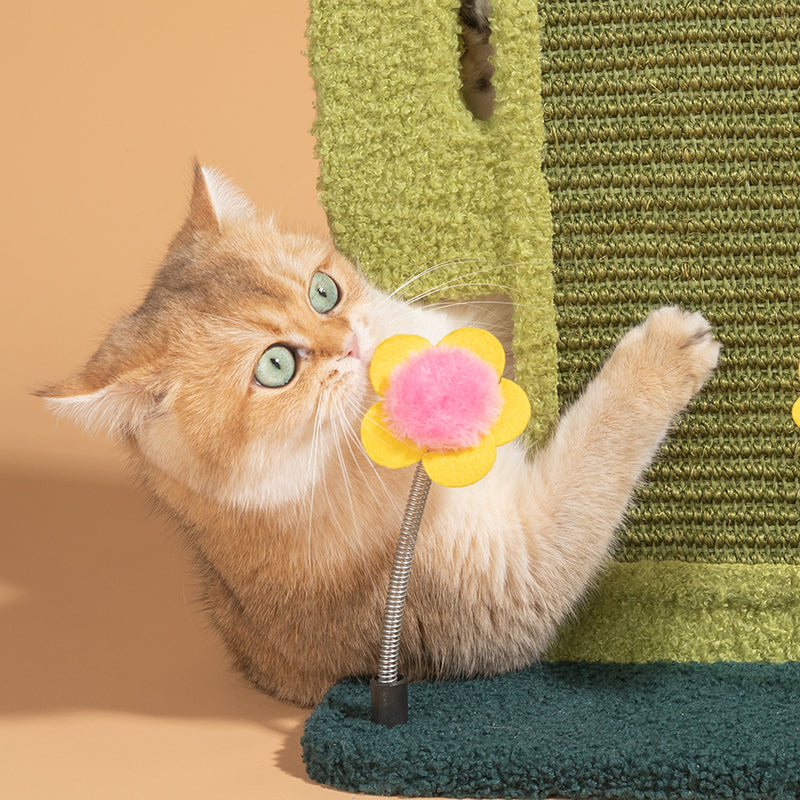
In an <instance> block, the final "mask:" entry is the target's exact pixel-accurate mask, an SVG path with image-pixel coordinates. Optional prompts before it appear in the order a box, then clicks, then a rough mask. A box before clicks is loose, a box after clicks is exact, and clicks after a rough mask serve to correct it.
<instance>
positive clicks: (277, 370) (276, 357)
mask: <svg viewBox="0 0 800 800" xmlns="http://www.w3.org/2000/svg"><path fill="white" fill-rule="evenodd" d="M296 370H297V361H296V360H295V356H294V353H293V352H292V351H291V350H290V349H289V348H288V347H285V346H284V345H282V344H274V345H272V347H270V348H268V349H267V350H265V351H264V354H263V355H262V356H261V358H260V359H259V360H258V364H256V371H255V373H254V377H255V379H256V381H257V382H258V383H260V384H261V385H262V386H266V387H267V388H269V389H278V388H279V387H281V386H286V384H287V383H289V381H290V380H291V379H292V378H293V377H294V373H295V372H296Z"/></svg>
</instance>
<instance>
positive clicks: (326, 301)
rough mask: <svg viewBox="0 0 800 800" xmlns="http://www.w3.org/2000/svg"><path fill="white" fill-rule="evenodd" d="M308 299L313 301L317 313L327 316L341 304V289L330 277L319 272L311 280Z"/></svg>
mask: <svg viewBox="0 0 800 800" xmlns="http://www.w3.org/2000/svg"><path fill="white" fill-rule="evenodd" d="M308 299H309V300H310V301H311V305H312V306H313V307H314V310H315V311H317V312H319V313H320V314H327V313H328V312H329V311H332V310H333V309H334V308H335V307H336V304H337V303H338V302H339V287H338V286H337V285H336V282H335V281H334V280H333V278H331V277H330V275H326V274H325V273H324V272H317V273H315V274H314V277H313V278H312V279H311V286H310V287H309V290H308Z"/></svg>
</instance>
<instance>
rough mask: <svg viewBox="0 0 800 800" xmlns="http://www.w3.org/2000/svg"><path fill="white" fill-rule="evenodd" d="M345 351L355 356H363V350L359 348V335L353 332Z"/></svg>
mask: <svg viewBox="0 0 800 800" xmlns="http://www.w3.org/2000/svg"><path fill="white" fill-rule="evenodd" d="M345 352H346V354H347V355H348V356H352V357H353V358H361V351H360V350H359V349H358V337H357V336H356V335H355V333H353V334H352V335H351V336H350V338H349V339H348V341H347V344H346V345H345Z"/></svg>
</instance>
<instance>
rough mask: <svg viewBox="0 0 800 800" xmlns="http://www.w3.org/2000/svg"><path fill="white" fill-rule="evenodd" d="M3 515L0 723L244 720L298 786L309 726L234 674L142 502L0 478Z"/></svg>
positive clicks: (90, 487) (182, 563)
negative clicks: (64, 716)
mask: <svg viewBox="0 0 800 800" xmlns="http://www.w3.org/2000/svg"><path fill="white" fill-rule="evenodd" d="M0 508H2V513H3V522H2V525H1V526H0V641H1V642H2V643H3V645H2V648H0V675H2V680H0V714H37V713H49V712H57V711H61V710H74V709H99V710H110V711H126V712H133V713H139V714H147V715H162V716H169V717H187V718H209V717H220V718H228V719H236V720H249V721H252V722H256V723H258V724H262V725H266V726H269V727H270V728H272V729H274V730H278V731H279V732H281V733H285V734H286V736H287V746H286V750H285V752H283V753H281V754H279V756H278V758H279V761H280V762H281V763H280V766H281V767H282V768H283V769H284V770H285V771H288V772H290V773H292V774H298V773H299V775H298V776H301V775H303V776H304V773H303V768H302V763H301V762H300V756H299V744H298V743H297V741H296V740H298V739H299V736H300V731H301V726H302V721H303V720H304V719H305V716H306V713H307V712H305V711H303V710H302V709H296V708H294V707H292V706H287V705H284V704H282V703H279V702H277V701H275V700H273V699H272V698H270V697H267V696H265V695H263V694H260V693H259V692H257V691H255V690H254V689H251V688H250V687H249V686H246V685H245V684H244V682H243V681H242V680H241V679H239V678H238V677H237V676H236V675H235V674H234V673H233V672H232V671H231V669H230V668H229V666H228V661H227V657H226V654H225V652H224V650H223V647H222V645H221V643H220V642H219V640H218V639H217V638H216V636H215V634H214V633H213V632H212V631H211V630H210V629H209V624H208V622H207V619H206V617H205V615H204V613H203V611H202V608H201V605H200V602H199V600H198V590H197V584H196V582H195V580H194V578H193V577H192V569H191V561H190V558H189V557H188V555H187V554H186V553H185V551H184V549H183V547H182V545H181V543H180V541H179V539H178V537H177V536H176V535H175V534H174V532H173V530H172V528H171V523H170V522H169V520H166V519H165V518H164V517H162V516H160V515H159V514H157V513H151V512H150V510H149V505H148V502H147V500H146V499H145V498H143V497H142V496H141V494H140V493H139V492H137V491H136V490H134V489H131V488H128V487H126V486H124V485H120V484H118V483H112V482H109V483H108V484H102V483H91V482H87V481H81V480H78V479H76V480H71V479H69V478H65V477H58V476H50V475H32V474H14V473H12V472H9V471H5V472H3V473H0ZM295 752H296V753H297V755H296V757H295V755H294V753H295Z"/></svg>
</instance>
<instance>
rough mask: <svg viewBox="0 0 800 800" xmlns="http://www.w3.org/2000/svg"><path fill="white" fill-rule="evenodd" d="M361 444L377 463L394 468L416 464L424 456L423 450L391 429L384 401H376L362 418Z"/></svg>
mask: <svg viewBox="0 0 800 800" xmlns="http://www.w3.org/2000/svg"><path fill="white" fill-rule="evenodd" d="M361 444H363V445H364V449H365V450H366V451H367V455H368V456H369V457H370V458H371V459H372V460H373V461H374V462H375V463H376V464H380V465H381V466H382V467H392V469H399V468H400V467H409V466H411V465H412V464H416V462H417V461H419V460H420V458H421V456H422V450H420V449H419V448H418V447H415V446H414V445H413V444H411V443H410V442H405V441H403V440H402V439H398V438H397V437H396V436H395V435H394V434H393V433H392V432H391V431H390V430H389V426H388V425H387V423H386V418H385V416H384V413H383V404H382V403H375V405H374V406H372V408H370V410H369V411H367V413H366V414H365V415H364V418H363V419H362V420H361Z"/></svg>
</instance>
